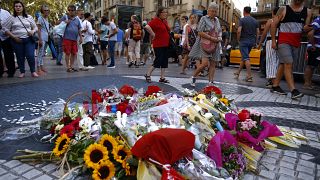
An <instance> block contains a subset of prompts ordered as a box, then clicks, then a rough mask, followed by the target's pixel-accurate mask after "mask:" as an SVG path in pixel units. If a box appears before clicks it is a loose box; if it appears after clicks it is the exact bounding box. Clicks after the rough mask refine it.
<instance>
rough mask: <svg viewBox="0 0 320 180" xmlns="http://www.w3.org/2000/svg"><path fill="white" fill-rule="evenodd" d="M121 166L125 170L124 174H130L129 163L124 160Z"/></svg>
mask: <svg viewBox="0 0 320 180" xmlns="http://www.w3.org/2000/svg"><path fill="white" fill-rule="evenodd" d="M122 168H123V169H125V170H126V176H130V175H131V173H130V166H129V163H127V162H126V161H123V163H122Z"/></svg>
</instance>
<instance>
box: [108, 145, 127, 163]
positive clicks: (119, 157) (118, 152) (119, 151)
mask: <svg viewBox="0 0 320 180" xmlns="http://www.w3.org/2000/svg"><path fill="white" fill-rule="evenodd" d="M112 154H113V157H114V159H115V160H116V161H118V162H119V163H123V162H124V161H125V160H126V158H128V157H129V156H130V155H131V151H130V150H129V149H127V148H125V147H124V146H123V145H120V146H118V147H116V148H114V149H113V151H112Z"/></svg>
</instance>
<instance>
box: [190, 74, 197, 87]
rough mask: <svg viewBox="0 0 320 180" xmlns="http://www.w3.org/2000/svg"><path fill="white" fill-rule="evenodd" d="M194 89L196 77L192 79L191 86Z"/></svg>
mask: <svg viewBox="0 0 320 180" xmlns="http://www.w3.org/2000/svg"><path fill="white" fill-rule="evenodd" d="M190 85H191V86H192V87H196V78H195V77H193V76H192V77H191V84H190Z"/></svg>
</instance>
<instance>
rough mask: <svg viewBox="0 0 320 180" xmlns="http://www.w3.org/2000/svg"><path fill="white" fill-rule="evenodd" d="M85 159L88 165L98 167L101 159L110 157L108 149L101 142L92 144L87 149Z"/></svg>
mask: <svg viewBox="0 0 320 180" xmlns="http://www.w3.org/2000/svg"><path fill="white" fill-rule="evenodd" d="M83 159H84V161H85V163H86V165H87V166H88V167H91V168H93V169H96V168H97V167H99V162H100V161H101V160H107V159H109V156H108V149H107V148H106V147H104V146H103V145H101V144H97V143H95V144H91V145H90V146H89V147H88V148H87V149H86V150H85V152H84V156H83Z"/></svg>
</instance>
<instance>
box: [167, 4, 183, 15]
mask: <svg viewBox="0 0 320 180" xmlns="http://www.w3.org/2000/svg"><path fill="white" fill-rule="evenodd" d="M187 10H188V4H187V3H185V4H176V5H173V6H171V7H169V8H168V14H169V15H174V14H179V13H181V12H186V11H187Z"/></svg>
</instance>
